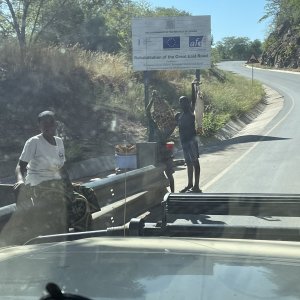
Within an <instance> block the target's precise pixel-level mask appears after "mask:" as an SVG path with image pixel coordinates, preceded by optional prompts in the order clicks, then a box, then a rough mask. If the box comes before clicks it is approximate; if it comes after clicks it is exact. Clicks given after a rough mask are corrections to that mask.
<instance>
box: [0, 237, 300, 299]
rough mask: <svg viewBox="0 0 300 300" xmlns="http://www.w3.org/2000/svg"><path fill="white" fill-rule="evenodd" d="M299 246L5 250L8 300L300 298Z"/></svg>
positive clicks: (190, 241)
mask: <svg viewBox="0 0 300 300" xmlns="http://www.w3.org/2000/svg"><path fill="white" fill-rule="evenodd" d="M299 245H300V244H299V243H297V242H273V241H254V240H227V239H199V238H165V237H159V238H146V237H143V238H141V237H139V238H130V237H126V238H125V237H124V238H123V237H101V238H99V237H98V238H88V239H82V240H77V241H71V242H60V243H48V244H39V245H28V246H20V247H10V248H2V249H1V250H0V270H1V272H0V295H1V299H39V297H41V295H42V294H43V291H44V289H45V285H46V284H47V283H48V282H55V283H56V284H58V285H59V286H60V287H61V288H62V289H63V290H64V291H65V292H66V293H75V294H80V295H85V296H86V297H90V298H92V299H120V298H122V299H239V300H243V299H256V298H270V299H275V298H276V299H289V300H291V299H299V295H300V287H299V284H298V281H299V276H300V268H299V265H300V251H299V250H300V247H299Z"/></svg>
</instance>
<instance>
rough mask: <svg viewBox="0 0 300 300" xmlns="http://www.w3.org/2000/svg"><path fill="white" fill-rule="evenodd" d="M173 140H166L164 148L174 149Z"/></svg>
mask: <svg viewBox="0 0 300 300" xmlns="http://www.w3.org/2000/svg"><path fill="white" fill-rule="evenodd" d="M174 146H175V145H174V142H168V143H166V148H167V149H168V150H169V151H172V152H173V150H174Z"/></svg>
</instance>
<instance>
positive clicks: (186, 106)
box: [179, 96, 192, 112]
mask: <svg viewBox="0 0 300 300" xmlns="http://www.w3.org/2000/svg"><path fill="white" fill-rule="evenodd" d="M179 104H180V106H181V108H182V109H183V111H184V112H187V111H189V110H191V109H192V107H191V102H190V100H189V99H188V98H187V97H186V96H181V97H180V98H179Z"/></svg>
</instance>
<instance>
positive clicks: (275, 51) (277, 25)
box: [261, 0, 300, 69]
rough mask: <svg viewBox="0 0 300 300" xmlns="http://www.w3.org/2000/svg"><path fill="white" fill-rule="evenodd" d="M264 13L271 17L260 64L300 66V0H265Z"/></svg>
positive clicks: (268, 17) (279, 66) (264, 17)
mask: <svg viewBox="0 0 300 300" xmlns="http://www.w3.org/2000/svg"><path fill="white" fill-rule="evenodd" d="M265 11H266V14H265V15H264V16H263V17H262V18H261V20H265V19H271V26H270V31H269V36H268V38H267V39H266V41H265V43H264V45H263V48H264V52H263V55H262V61H261V63H262V65H266V66H269V67H276V68H293V69H297V68H299V67H300V57H299V53H300V1H299V0H282V1H279V0H267V1H266V6H265Z"/></svg>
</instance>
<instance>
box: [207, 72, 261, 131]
mask: <svg viewBox="0 0 300 300" xmlns="http://www.w3.org/2000/svg"><path fill="white" fill-rule="evenodd" d="M218 72H219V73H220V74H222V78H224V81H220V80H218V79H217V78H216V77H215V76H211V75H210V73H209V72H206V73H204V74H203V88H202V90H203V94H204V101H205V108H206V114H205V115H204V120H203V129H204V134H205V136H212V135H213V134H215V133H216V132H217V131H218V130H219V129H220V128H221V127H223V126H224V125H225V124H226V123H227V122H228V121H229V120H230V119H235V118H238V117H240V116H241V115H243V114H244V113H246V112H247V111H249V110H251V109H252V108H253V107H254V106H255V105H256V104H258V103H259V102H260V101H261V99H262V98H263V96H264V90H263V87H262V86H261V84H260V83H259V82H256V81H254V82H253V84H252V82H251V80H249V79H245V78H244V77H241V76H236V75H233V74H231V73H225V72H221V71H220V70H218Z"/></svg>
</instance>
